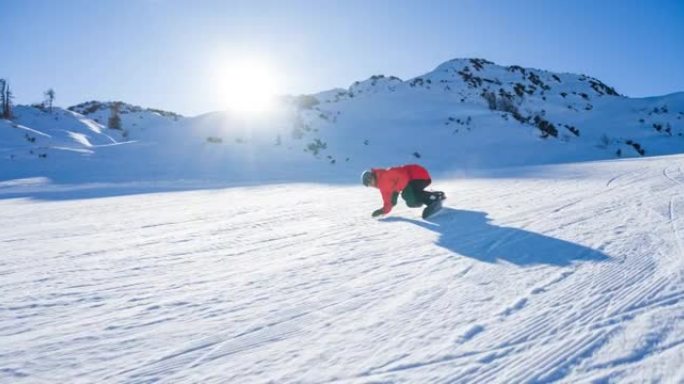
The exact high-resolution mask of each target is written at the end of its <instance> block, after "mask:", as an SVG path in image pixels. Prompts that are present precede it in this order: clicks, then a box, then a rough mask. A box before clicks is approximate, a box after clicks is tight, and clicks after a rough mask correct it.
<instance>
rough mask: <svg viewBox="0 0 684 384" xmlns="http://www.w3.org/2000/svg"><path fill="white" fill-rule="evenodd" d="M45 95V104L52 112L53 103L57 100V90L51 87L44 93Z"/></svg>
mask: <svg viewBox="0 0 684 384" xmlns="http://www.w3.org/2000/svg"><path fill="white" fill-rule="evenodd" d="M44 95H45V104H44V105H45V106H46V107H48V108H49V109H50V113H52V103H53V102H54V101H55V90H54V89H52V88H50V89H48V90H47V91H45V93H44Z"/></svg>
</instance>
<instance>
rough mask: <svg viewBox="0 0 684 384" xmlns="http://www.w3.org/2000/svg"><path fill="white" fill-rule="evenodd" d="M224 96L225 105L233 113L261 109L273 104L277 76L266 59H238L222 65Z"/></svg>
mask: <svg viewBox="0 0 684 384" xmlns="http://www.w3.org/2000/svg"><path fill="white" fill-rule="evenodd" d="M220 78H221V84H219V86H221V87H222V93H223V97H224V98H225V103H226V106H227V108H228V109H230V110H231V111H234V112H236V113H243V114H245V113H263V112H267V111H268V110H270V109H271V108H272V107H273V104H274V101H275V96H276V91H277V89H276V88H277V79H276V75H275V72H274V70H273V69H272V68H271V67H270V66H269V65H268V64H266V63H265V62H261V61H256V60H241V61H230V62H227V63H226V64H225V65H224V66H222V68H221V75H220Z"/></svg>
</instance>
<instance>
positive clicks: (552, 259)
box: [382, 207, 609, 266]
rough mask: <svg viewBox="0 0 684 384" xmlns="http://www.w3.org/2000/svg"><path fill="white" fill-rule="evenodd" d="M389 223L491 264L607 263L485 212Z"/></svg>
mask: <svg viewBox="0 0 684 384" xmlns="http://www.w3.org/2000/svg"><path fill="white" fill-rule="evenodd" d="M382 220H383V221H385V222H407V223H411V224H415V225H417V226H419V227H422V228H425V229H429V230H431V231H434V232H437V233H439V235H440V236H439V239H438V240H437V245H439V246H441V247H444V248H446V249H448V250H450V251H452V252H454V253H457V254H459V255H463V256H467V257H471V258H474V259H477V260H481V261H484V262H488V263H495V262H497V261H498V260H505V261H507V262H510V263H513V264H516V265H534V264H548V265H557V266H564V265H569V264H571V263H572V262H573V261H606V260H609V257H608V256H607V255H605V254H603V253H601V252H599V251H597V250H595V249H592V248H589V247H585V246H583V245H580V244H576V243H572V242H569V241H565V240H561V239H556V238H553V237H549V236H546V235H542V234H539V233H535V232H530V231H527V230H524V229H519V228H511V227H501V226H498V225H494V224H491V223H490V220H489V219H487V214H486V213H485V212H477V211H466V210H457V209H452V208H448V207H444V208H443V209H442V212H441V213H440V214H439V215H437V216H435V217H434V218H428V219H427V220H425V221H421V220H415V219H407V218H403V217H396V216H392V217H387V218H384V219H382Z"/></svg>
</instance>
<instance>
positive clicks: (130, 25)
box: [0, 0, 684, 115]
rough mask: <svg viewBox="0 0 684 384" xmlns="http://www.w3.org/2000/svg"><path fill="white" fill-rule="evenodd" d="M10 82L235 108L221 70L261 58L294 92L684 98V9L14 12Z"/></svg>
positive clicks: (5, 19) (127, 4) (467, 4)
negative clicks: (440, 68)
mask: <svg viewBox="0 0 684 384" xmlns="http://www.w3.org/2000/svg"><path fill="white" fill-rule="evenodd" d="M0 26H1V28H2V34H1V35H0V77H3V78H7V79H9V80H10V84H11V85H12V87H13V88H14V92H15V95H16V101H17V102H18V103H32V102H37V101H40V100H41V98H42V93H43V91H45V90H46V89H47V88H50V87H52V88H54V89H55V91H56V94H57V100H56V104H58V105H60V106H65V107H66V106H69V105H73V104H76V103H79V102H82V101H86V100H91V99H97V100H124V101H127V102H130V103H134V104H138V105H143V106H149V107H156V108H162V109H168V110H173V111H177V112H180V113H184V114H189V115H194V114H199V113H203V112H208V111H212V110H218V109H222V108H224V107H225V105H224V104H225V101H223V100H221V97H220V92H217V89H216V87H217V81H216V78H215V76H216V68H217V66H218V67H220V65H221V64H220V63H221V62H222V60H223V61H225V60H226V58H234V57H242V56H244V57H256V58H259V59H260V60H265V61H268V62H269V63H270V66H271V67H273V68H274V69H276V70H277V72H278V73H279V74H280V77H281V79H282V80H281V82H280V84H279V88H278V91H279V92H281V93H295V94H298V93H311V92H317V91H321V90H325V89H329V88H334V87H347V86H348V85H349V84H351V83H352V82H353V81H355V80H362V79H365V78H367V77H369V76H371V75H373V74H386V75H395V76H399V77H401V78H403V79H406V78H410V77H414V76H418V75H421V74H423V73H426V72H428V71H430V70H432V69H434V67H436V66H437V65H438V64H440V63H442V62H444V61H446V60H449V59H452V58H457V57H482V58H485V59H488V60H491V61H494V62H496V63H498V64H502V65H512V64H517V65H522V66H528V67H535V68H541V69H548V70H552V71H558V72H576V73H585V74H587V75H590V76H594V77H597V78H599V79H600V80H602V81H604V82H605V83H607V84H609V85H611V86H614V87H615V88H616V89H617V90H618V91H619V92H621V93H623V94H625V95H628V96H654V95H661V94H666V93H671V92H677V91H684V1H680V0H671V1H668V0H643V1H635V0H604V1H598V0H596V1H594V0H572V1H569V0H568V1H561V0H519V1H507V0H461V1H459V0H448V1H437V0H424V1H417V0H416V1H400V0H394V1H392V0H363V1H361V0H344V1H341V0H340V1H333V0H307V1H289V0H280V1H260V0H248V1H230V0H225V1H218V0H217V1H202V0H194V1H189V0H188V1H172V0H117V1H115V0H98V1H89V0H62V1H51V0H41V1H36V0H22V1H20V0H0Z"/></svg>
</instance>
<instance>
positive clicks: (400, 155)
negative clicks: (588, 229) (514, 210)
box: [0, 59, 684, 182]
mask: <svg viewBox="0 0 684 384" xmlns="http://www.w3.org/2000/svg"><path fill="white" fill-rule="evenodd" d="M112 106H113V103H101V102H87V103H83V104H80V105H77V106H74V107H70V108H69V109H70V110H71V111H72V112H67V111H62V110H58V112H57V117H59V116H62V117H61V119H62V120H60V121H59V125H58V126H54V124H53V117H55V116H52V115H50V114H46V113H45V112H42V111H40V110H38V109H33V108H29V107H22V108H18V111H17V113H16V115H17V118H16V119H15V120H14V121H12V122H8V121H3V122H0V135H1V136H0V138H2V141H0V151H2V152H0V153H1V154H2V156H0V163H1V164H2V168H1V169H2V171H0V179H4V180H8V179H15V178H27V177H48V178H50V179H52V180H55V181H57V182H75V181H79V182H80V181H90V182H101V181H108V180H112V179H116V180H121V181H124V180H125V181H140V180H151V179H154V180H169V179H186V180H187V179H200V180H207V179H210V180H218V181H231V182H232V181H235V180H243V181H253V180H257V181H264V180H270V181H277V180H298V181H314V180H321V177H323V178H324V180H326V181H336V180H348V179H350V178H353V177H356V175H358V173H359V170H360V169H364V168H368V167H369V166H388V165H392V164H398V163H408V162H416V161H418V162H421V163H423V164H425V165H427V166H428V167H429V168H430V169H431V170H433V171H435V172H437V173H442V174H445V173H449V172H458V173H461V174H462V173H468V172H477V171H478V170H481V169H488V168H492V167H501V166H518V165H530V164H554V163H567V162H577V161H589V160H602V159H617V158H634V157H642V156H653V155H666V154H676V153H682V152H683V151H684V93H676V94H672V95H666V96H658V97H651V98H641V99H635V98H628V97H624V96H620V95H619V94H618V92H617V91H616V90H614V89H613V88H611V87H610V86H609V85H606V84H604V83H602V82H601V81H600V80H598V79H594V78H592V77H588V76H585V75H575V74H567V73H552V72H548V71H543V70H536V69H530V68H522V67H519V66H509V67H504V66H499V65H495V64H493V63H491V62H488V61H486V60H482V59H456V60H451V61H448V62H446V63H443V64H441V65H439V66H438V67H437V68H436V69H435V70H433V71H431V72H429V73H426V74H424V75H421V76H418V77H415V78H413V79H408V80H405V81H404V80H401V79H399V78H396V77H393V76H384V75H376V76H372V77H370V78H369V79H367V80H365V81H360V82H356V83H354V84H352V85H351V86H350V87H349V88H348V89H334V90H330V91H326V92H321V93H319V94H315V95H303V96H298V97H292V96H290V97H284V98H282V101H281V103H280V104H279V106H278V107H277V108H276V109H275V110H273V111H271V112H270V113H264V114H262V115H259V116H241V115H236V114H231V113H229V112H220V111H219V112H214V113H208V114H205V115H201V116H196V117H190V118H186V117H182V116H180V115H177V114H174V113H171V112H165V111H160V110H156V109H146V108H142V107H136V106H132V105H129V104H125V103H124V104H120V107H121V111H120V117H121V129H116V130H112V129H106V128H103V126H106V125H108V124H107V123H108V119H109V118H110V116H111V113H112V112H111V108H112ZM69 113H71V115H69ZM17 125H19V126H21V127H17ZM10 128H13V129H10ZM28 130H31V132H33V133H31V134H29V136H30V137H32V138H35V140H36V141H35V142H28V141H27V140H29V139H28V136H26V134H27V132H29V131H28ZM53 131H55V132H58V133H51V132H53ZM70 132H71V133H70ZM43 134H45V135H47V136H45V135H43ZM60 135H61V136H60ZM48 136H49V137H59V138H60V139H59V140H56V139H55V140H46V139H47V137H48ZM62 137H64V139H62ZM30 140H33V139H30ZM64 140H66V143H67V144H68V145H66V144H65V142H64ZM106 143H109V144H119V145H117V146H116V147H111V146H103V145H105V144H106ZM121 144H125V145H121ZM64 148H67V149H68V150H72V151H74V150H77V151H78V153H79V156H71V157H69V159H71V160H73V159H77V161H71V160H69V161H67V160H63V159H62V156H61V155H56V156H52V155H51V153H48V152H55V153H56V154H61V153H62V152H63V151H64ZM57 156H59V157H57Z"/></svg>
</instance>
